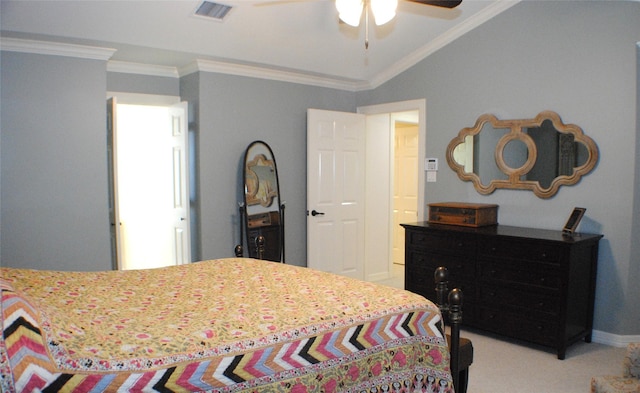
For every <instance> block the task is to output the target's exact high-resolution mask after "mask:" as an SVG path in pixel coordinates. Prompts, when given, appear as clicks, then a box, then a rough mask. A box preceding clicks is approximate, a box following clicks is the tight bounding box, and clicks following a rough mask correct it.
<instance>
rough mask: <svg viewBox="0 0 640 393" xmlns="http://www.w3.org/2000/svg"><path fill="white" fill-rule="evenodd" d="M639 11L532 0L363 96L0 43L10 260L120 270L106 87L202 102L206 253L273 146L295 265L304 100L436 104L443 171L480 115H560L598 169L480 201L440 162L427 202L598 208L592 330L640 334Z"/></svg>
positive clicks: (511, 213) (0, 177)
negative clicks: (153, 73) (257, 158)
mask: <svg viewBox="0 0 640 393" xmlns="http://www.w3.org/2000/svg"><path fill="white" fill-rule="evenodd" d="M638 20H640V3H638V2H608V1H607V2H602V3H600V2H522V3H519V4H518V5H516V6H514V7H512V8H511V9H509V10H508V11H506V12H505V13H503V14H502V15H500V16H498V17H496V18H494V19H492V20H490V21H489V22H487V23H486V24H484V25H483V26H480V27H478V28H476V29H474V30H473V31H471V32H469V33H468V34H466V35H465V36H463V37H461V38H459V39H457V40H456V41H454V42H453V43H451V44H450V45H448V46H447V47H445V48H443V49H441V50H439V51H438V52H436V53H435V54H433V55H431V56H430V57H429V58H427V59H425V60H423V61H422V62H421V63H419V64H418V65H416V66H414V67H412V68H411V69H409V70H407V71H406V72H404V73H402V74H401V75H399V76H398V77H396V78H394V79H393V80H391V81H389V82H388V83H386V84H385V85H383V86H381V87H379V88H377V89H375V90H372V91H368V92H361V93H357V94H356V93H349V92H344V91H337V90H332V89H324V88H318V87H310V86H302V85H296V84H291V83H284V82H274V81H266V80H259V79H253V78H245V77H238V76H229V75H222V74H215V73H206V72H200V73H196V74H191V75H187V76H184V77H182V78H180V79H179V80H178V81H176V80H173V79H171V78H169V79H166V78H153V77H142V76H135V75H126V74H115V73H107V72H106V64H105V62H102V61H95V60H83V59H72V58H64V57H57V56H41V55H33V54H21V53H13V52H2V58H1V61H2V63H1V73H2V76H1V78H2V79H1V82H2V92H1V97H0V98H1V102H2V106H1V108H0V119H1V121H2V123H1V129H2V136H1V137H2V143H1V145H0V148H1V155H0V170H1V173H0V182H1V183H0V192H1V199H0V213H1V214H0V217H1V222H0V225H1V228H0V229H1V249H0V252H1V253H2V254H1V261H2V262H1V263H2V264H3V265H5V266H15V267H34V268H44V269H49V268H52V269H61V270H102V269H109V268H110V267H111V261H110V256H111V255H110V250H109V223H108V206H107V203H108V202H107V164H106V162H107V161H106V147H105V146H106V141H105V138H106V134H105V96H106V91H107V90H110V91H114V90H116V91H117V90H120V91H129V92H138V93H153V94H170V95H181V96H182V97H183V98H184V99H186V100H188V101H190V103H191V109H192V113H191V116H192V118H191V119H190V122H191V128H192V130H193V139H194V141H195V145H194V147H195V148H194V151H195V156H194V159H195V161H194V165H195V167H196V169H197V171H196V172H195V178H194V187H193V188H194V194H193V203H194V205H193V206H194V209H195V211H196V213H197V214H196V216H197V217H196V222H195V225H196V229H197V231H195V232H196V234H195V235H194V236H196V241H195V242H194V246H195V247H196V250H197V252H196V253H194V258H195V259H206V258H218V257H226V256H231V255H233V246H234V245H235V244H236V243H237V242H238V227H237V216H236V214H237V201H238V200H239V199H240V185H239V182H240V173H241V169H240V168H241V163H240V160H241V157H242V155H243V152H244V149H245V147H246V146H247V145H248V144H249V143H250V142H251V141H253V140H255V139H263V140H265V141H266V142H268V143H269V144H270V145H271V147H272V148H273V150H274V152H275V155H276V159H277V164H278V168H279V170H280V173H281V191H282V194H283V199H284V200H285V201H286V204H287V209H286V216H287V238H286V241H287V258H288V260H289V261H290V262H292V263H299V264H304V263H305V261H306V255H305V253H306V225H305V221H306V220H305V216H304V213H305V205H306V195H305V192H306V191H305V189H306V180H305V172H306V169H305V166H306V131H305V129H306V109H307V108H309V107H313V108H320V109H332V110H341V111H354V110H355V108H356V106H364V105H370V104H377V103H386V102H395V101H405V100H410V99H420V98H425V97H426V99H427V142H426V143H427V156H429V157H439V158H440V162H442V163H443V165H444V163H445V159H444V152H445V148H446V146H447V144H448V143H449V141H450V140H451V139H452V138H453V137H454V136H455V134H456V133H457V132H458V131H459V130H460V129H461V128H463V127H467V126H471V125H473V124H474V123H475V120H476V118H477V117H478V116H479V115H480V114H482V113H494V114H495V115H497V116H498V117H500V118H529V117H532V116H535V115H536V114H537V113H538V112H540V111H542V110H546V109H550V110H554V111H556V112H558V113H559V114H560V115H561V116H562V118H563V120H564V121H565V122H569V123H576V124H578V125H580V126H581V127H582V128H583V129H584V130H585V132H586V133H587V135H589V136H591V137H592V138H593V139H594V140H595V141H596V143H598V146H599V148H600V155H601V159H600V161H599V163H598V165H597V167H596V169H595V170H594V172H593V173H591V174H589V175H588V176H586V177H585V178H584V179H583V180H582V181H581V182H580V183H579V184H578V185H577V186H574V187H563V188H561V189H560V192H559V193H558V194H557V195H556V196H555V197H553V198H551V199H546V200H543V199H539V198H537V197H535V196H534V195H533V194H532V193H530V192H524V191H507V190H498V191H496V192H495V193H493V194H491V195H489V196H481V195H480V194H478V193H477V192H476V191H475V190H474V189H473V187H472V186H471V185H470V184H467V183H463V182H461V181H460V180H459V179H458V178H457V177H456V176H455V174H454V173H453V171H450V170H449V169H448V168H447V167H446V165H444V166H441V169H440V171H439V173H438V182H437V183H426V185H425V187H426V189H425V196H426V201H427V202H436V201H447V200H459V201H471V202H491V203H497V204H499V205H500V212H499V221H500V222H501V223H502V224H511V225H523V226H532V227H541V228H560V227H562V225H563V224H564V221H565V220H566V218H567V216H568V214H569V212H570V211H571V209H572V208H573V207H574V206H584V207H586V208H587V216H586V217H585V218H584V219H583V222H582V224H581V226H580V228H579V229H580V230H581V231H583V232H598V233H603V234H604V235H605V238H604V239H603V241H602V242H601V251H600V264H599V277H598V290H597V304H596V320H595V325H596V326H595V327H596V329H597V330H600V331H604V332H609V333H612V334H629V335H632V334H635V335H637V334H640V332H639V331H638V328H639V327H640V308H639V307H637V299H638V298H639V296H638V295H639V290H638V289H637V285H636V282H637V281H638V279H640V267H639V264H640V263H639V258H638V257H637V255H638V252H639V251H640V249H639V247H640V246H638V244H640V233H639V232H640V223H639V222H638V220H640V218H639V217H640V214H639V212H640V207H639V206H638V205H637V204H636V205H634V200H637V199H639V198H638V197H637V196H638V195H640V175H638V172H639V171H640V158H639V155H637V154H636V152H637V151H640V142H638V138H637V137H636V136H637V133H638V130H637V124H640V120H639V119H638V118H639V116H640V115H639V114H638V104H637V99H638V91H637V81H636V77H637V76H638V73H639V71H638V69H637V65H638V62H639V61H638V56H639V55H638V53H637V47H636V42H638V41H640V24H639V23H637V21H638ZM498 65H499V66H498ZM176 82H177V83H176ZM634 179H635V181H634ZM634 197H635V198H634Z"/></svg>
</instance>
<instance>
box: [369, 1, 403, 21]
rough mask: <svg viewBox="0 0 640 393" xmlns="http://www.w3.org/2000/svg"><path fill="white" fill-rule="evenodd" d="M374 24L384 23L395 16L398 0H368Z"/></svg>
mask: <svg viewBox="0 0 640 393" xmlns="http://www.w3.org/2000/svg"><path fill="white" fill-rule="evenodd" d="M370 1H371V12H373V18H374V19H375V21H376V25H378V26H380V25H384V24H385V23H387V22H389V21H390V20H391V19H393V18H394V17H395V16H396V9H397V8H398V0H370Z"/></svg>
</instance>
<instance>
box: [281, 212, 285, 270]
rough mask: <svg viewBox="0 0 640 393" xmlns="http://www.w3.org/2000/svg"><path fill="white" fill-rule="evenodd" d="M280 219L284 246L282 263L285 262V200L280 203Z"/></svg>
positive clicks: (282, 244)
mask: <svg viewBox="0 0 640 393" xmlns="http://www.w3.org/2000/svg"><path fill="white" fill-rule="evenodd" d="M280 219H281V221H282V222H280V245H281V246H282V263H285V259H284V250H285V248H284V234H285V232H284V201H282V204H281V205H280Z"/></svg>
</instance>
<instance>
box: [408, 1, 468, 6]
mask: <svg viewBox="0 0 640 393" xmlns="http://www.w3.org/2000/svg"><path fill="white" fill-rule="evenodd" d="M407 1H411V2H414V3H420V4H424V5H434V6H436V7H444V8H455V7H457V6H459V5H460V3H462V0H407Z"/></svg>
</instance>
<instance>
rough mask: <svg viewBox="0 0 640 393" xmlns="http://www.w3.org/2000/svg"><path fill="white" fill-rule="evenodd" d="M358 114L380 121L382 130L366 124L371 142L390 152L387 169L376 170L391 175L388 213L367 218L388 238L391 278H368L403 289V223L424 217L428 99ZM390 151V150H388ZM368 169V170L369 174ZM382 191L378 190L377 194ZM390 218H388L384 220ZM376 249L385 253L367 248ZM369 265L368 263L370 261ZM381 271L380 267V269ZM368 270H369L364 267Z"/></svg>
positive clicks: (369, 108) (366, 109)
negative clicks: (382, 142)
mask: <svg viewBox="0 0 640 393" xmlns="http://www.w3.org/2000/svg"><path fill="white" fill-rule="evenodd" d="M358 113H362V114H365V115H367V118H371V119H375V118H379V119H381V121H379V123H380V124H382V125H383V126H380V127H371V129H370V127H369V123H370V122H368V125H367V136H368V137H369V138H371V139H374V138H375V139H377V140H388V141H389V142H388V143H389V144H388V149H389V151H390V153H389V155H388V157H389V159H388V160H385V165H388V167H387V168H382V169H381V168H376V173H377V174H381V173H389V177H390V180H389V183H388V187H387V189H388V193H386V198H388V200H389V203H388V205H385V204H382V203H380V204H378V206H381V207H382V206H389V209H388V210H387V211H386V213H385V212H383V211H378V210H382V209H375V210H373V211H372V210H369V211H368V213H369V214H368V215H367V222H368V224H367V227H368V228H370V227H371V226H370V225H369V222H370V221H372V220H373V222H374V223H376V225H375V226H376V227H378V228H377V229H376V230H380V231H383V232H384V234H380V236H379V237H378V239H382V236H385V237H384V238H385V239H387V246H386V247H384V249H386V250H388V255H389V257H388V259H387V262H386V263H387V266H388V268H387V269H385V271H387V272H388V275H387V276H386V277H384V276H383V275H378V276H376V277H368V278H369V279H372V280H371V281H376V282H379V283H383V284H387V285H390V286H394V287H399V288H404V239H405V237H404V236H405V234H404V229H403V228H402V227H401V226H400V224H401V223H409V222H417V221H422V220H423V218H424V210H425V207H424V190H425V177H424V175H421V174H423V173H424V172H423V171H424V159H425V151H426V100H411V101H401V102H394V103H387V104H379V105H372V106H366V107H360V108H358ZM384 124H386V126H384ZM385 148H387V147H385ZM369 169H370V168H369V167H367V171H369ZM378 192H379V191H378ZM385 214H388V215H389V217H390V218H389V219H386V218H385V217H384V215H385ZM371 247H374V248H376V247H377V249H378V251H377V252H378V253H380V252H381V251H383V248H382V247H381V246H380V245H371V244H368V245H367V249H368V250H369V249H371ZM367 263H369V261H368V262H367ZM377 269H378V270H379V271H380V270H381V268H380V266H378V267H377ZM365 270H368V269H367V267H365Z"/></svg>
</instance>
